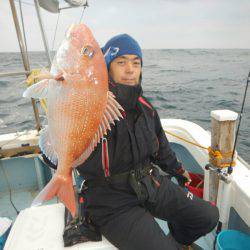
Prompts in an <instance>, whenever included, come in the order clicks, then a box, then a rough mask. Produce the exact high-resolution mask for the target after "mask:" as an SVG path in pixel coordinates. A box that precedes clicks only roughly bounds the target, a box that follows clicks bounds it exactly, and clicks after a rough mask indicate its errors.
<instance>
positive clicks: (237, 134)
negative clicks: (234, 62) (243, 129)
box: [213, 70, 250, 250]
mask: <svg viewBox="0 0 250 250" xmlns="http://www.w3.org/2000/svg"><path fill="white" fill-rule="evenodd" d="M249 82H250V70H249V73H248V76H247V83H246V87H245V91H244V96H243V101H242V105H241V110H240V114H239V122H238V126H237V130H236V135H235V140H234V147H233V153H232V159H231V162H230V166H229V167H228V170H227V173H228V174H229V175H230V174H232V172H233V167H232V164H233V159H234V154H235V149H236V144H237V141H238V136H239V131H240V125H241V119H242V116H243V111H244V107H245V102H246V96H247V90H248V86H249ZM219 172H220V171H219ZM221 229H222V222H221V221H219V222H218V225H217V228H216V232H215V239H214V244H213V249H214V250H215V249H216V240H217V236H218V234H219V233H220V232H221Z"/></svg>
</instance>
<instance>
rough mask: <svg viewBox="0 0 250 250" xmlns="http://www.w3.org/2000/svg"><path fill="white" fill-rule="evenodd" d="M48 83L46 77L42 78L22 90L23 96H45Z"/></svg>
mask: <svg viewBox="0 0 250 250" xmlns="http://www.w3.org/2000/svg"><path fill="white" fill-rule="evenodd" d="M48 85H49V80H48V79H44V80H42V81H40V82H38V83H36V84H33V85H31V86H30V87H28V88H27V89H26V90H25V91H24V92H23V97H26V98H29V97H30V98H46V97H47V94H48Z"/></svg>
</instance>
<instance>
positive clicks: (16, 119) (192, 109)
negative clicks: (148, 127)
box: [0, 49, 250, 163]
mask: <svg viewBox="0 0 250 250" xmlns="http://www.w3.org/2000/svg"><path fill="white" fill-rule="evenodd" d="M29 55H30V63H31V68H39V67H43V66H46V64H47V60H46V56H45V54H44V53H43V52H31V53H30V54H29ZM143 56H144V57H143V82H142V85H143V90H144V95H145V96H146V97H147V98H149V100H150V101H151V102H152V104H153V105H154V106H155V107H156V109H157V110H158V111H159V114H160V117H161V118H178V119H185V120H189V121H192V122H195V123H197V124H198V125H200V126H202V127H203V128H204V129H207V130H210V111H211V110H217V109H230V110H232V111H235V112H237V113H239V112H240V109H241V105H242V101H243V95H244V90H245V86H246V80H247V76H248V72H249V70H250V50H249V49H191V50H190V49H163V50H144V51H143ZM15 70H23V67H22V60H21V56H20V54H19V53H0V72H9V71H15ZM24 79H25V78H24V77H22V76H15V77H1V78H0V134H5V133H11V132H16V131H23V130H28V129H34V127H35V119H34V114H33V109H32V106H31V102H30V100H28V99H25V98H23V97H22V93H23V91H24V89H25V85H24V84H22V83H21V82H22V81H23V80H24ZM249 92H250V90H248V94H247V98H246V103H245V108H244V113H243V117H242V122H241V127H240V133H239V138H238V144H237V151H238V153H239V155H240V156H241V157H242V158H243V159H244V160H245V161H247V162H248V163H250V154H249V151H250V138H249V137H250V93H249ZM42 120H44V116H43V115H42Z"/></svg>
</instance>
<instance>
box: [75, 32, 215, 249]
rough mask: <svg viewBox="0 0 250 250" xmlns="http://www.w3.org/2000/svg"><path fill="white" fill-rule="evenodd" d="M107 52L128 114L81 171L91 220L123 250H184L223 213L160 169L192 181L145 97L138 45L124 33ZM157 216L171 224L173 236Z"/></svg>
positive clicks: (112, 79)
mask: <svg viewBox="0 0 250 250" xmlns="http://www.w3.org/2000/svg"><path fill="white" fill-rule="evenodd" d="M103 53H104V56H105V59H106V63H107V68H108V71H109V76H110V82H109V88H110V91H112V92H113V93H114V95H115V96H116V99H117V101H118V102H119V103H120V104H121V105H122V107H123V108H124V110H125V112H124V113H123V119H121V120H120V121H118V122H116V124H115V126H112V129H111V131H110V132H108V134H107V136H106V138H104V139H103V140H102V143H99V144H98V146H97V148H96V149H95V151H94V152H93V153H92V154H91V155H90V157H89V158H88V159H87V161H86V162H85V163H84V164H83V165H81V166H79V167H78V168H77V169H78V171H79V173H80V174H81V175H82V176H83V177H84V178H85V180H86V182H85V191H84V192H85V194H84V195H85V200H86V209H87V213H88V216H89V218H90V220H91V222H92V223H93V224H94V225H95V226H97V227H98V228H99V229H100V231H101V233H102V234H103V235H104V236H105V237H106V238H107V239H108V240H109V241H110V242H111V243H112V244H114V245H115V246H116V247H118V248H119V249H128V250H133V249H134V250H140V249H143V250H145V249H149V250H152V249H157V250H161V249H181V248H180V247H181V245H182V244H184V245H190V244H191V243H193V242H194V241H195V240H196V239H198V238H199V237H201V236H203V235H205V234H207V233H209V232H210V231H211V230H212V229H213V228H214V227H215V226H216V224H217V222H218V209H217V208H216V207H215V206H211V205H210V203H209V202H206V201H204V200H201V199H199V198H197V197H194V196H192V195H190V194H189V193H187V191H185V190H184V189H182V188H181V187H179V186H177V185H175V184H174V183H172V182H171V181H170V180H169V178H168V177H167V176H163V175H160V174H159V169H158V168H157V167H155V165H157V166H158V167H159V168H161V169H162V170H163V171H165V172H167V173H169V174H171V175H173V176H176V177H178V179H179V180H181V179H182V180H183V179H184V177H186V178H187V179H188V178H189V175H188V173H187V172H186V171H185V170H184V169H183V167H182V165H181V163H179V162H178V160H177V159H176V156H175V153H174V152H173V151H172V150H171V148H170V145H169V142H168V140H167V138H166V136H165V133H164V131H163V129H162V126H161V123H160V118H159V116H158V114H157V111H156V110H155V109H154V107H153V106H152V105H151V104H150V103H149V102H148V101H147V100H146V99H145V98H144V97H143V96H142V85H141V81H142V63H143V61H142V52H141V48H140V46H139V44H138V43H137V42H136V41H135V40H134V39H133V38H132V37H131V36H129V35H127V34H122V35H118V36H115V37H113V38H112V39H110V40H109V41H108V42H107V43H106V45H105V46H104V48H103ZM183 176H184V177H183ZM181 177H183V178H181ZM154 217H157V218H161V219H163V220H166V221H167V222H168V225H169V229H170V232H171V234H170V235H169V236H168V237H167V236H166V235H164V233H163V231H162V230H161V228H160V227H159V225H158V224H157V222H156V221H155V219H154Z"/></svg>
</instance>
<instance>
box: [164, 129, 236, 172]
mask: <svg viewBox="0 0 250 250" xmlns="http://www.w3.org/2000/svg"><path fill="white" fill-rule="evenodd" d="M164 132H165V133H166V134H169V135H172V136H173V137H175V138H178V139H179V140H181V141H185V142H187V143H189V144H191V145H194V146H196V147H199V148H202V149H205V150H207V151H208V154H209V156H210V160H211V161H212V162H213V164H214V165H215V166H217V167H219V168H227V167H230V166H232V167H234V166H235V165H236V162H235V161H232V162H230V163H218V161H220V160H222V159H223V158H224V157H233V152H226V153H221V152H220V151H219V150H213V149H212V148H211V147H204V146H202V145H200V144H198V143H195V142H192V141H189V140H187V139H185V138H183V137H181V136H178V135H176V134H174V133H171V132H169V131H167V130H164Z"/></svg>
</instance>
